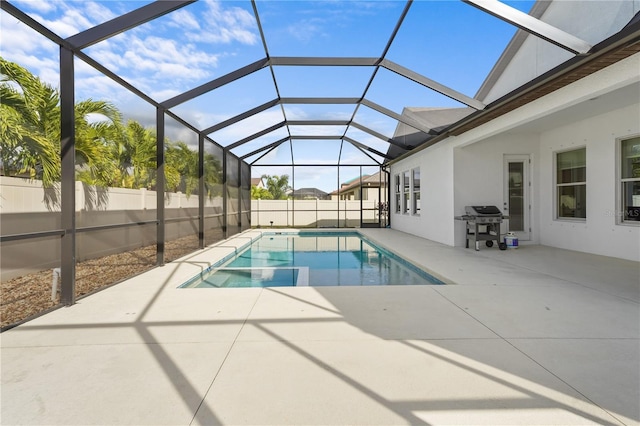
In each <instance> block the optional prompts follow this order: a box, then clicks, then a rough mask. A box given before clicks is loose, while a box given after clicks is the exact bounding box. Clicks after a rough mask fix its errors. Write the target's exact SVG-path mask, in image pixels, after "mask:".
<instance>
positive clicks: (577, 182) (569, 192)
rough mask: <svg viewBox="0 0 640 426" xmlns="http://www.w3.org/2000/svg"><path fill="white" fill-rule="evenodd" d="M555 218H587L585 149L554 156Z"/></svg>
mask: <svg viewBox="0 0 640 426" xmlns="http://www.w3.org/2000/svg"><path fill="white" fill-rule="evenodd" d="M556 194H557V198H556V202H557V218H559V219H586V218H587V149H586V148H580V149H576V150H573V151H565V152H559V153H557V154H556Z"/></svg>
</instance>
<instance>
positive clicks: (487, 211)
mask: <svg viewBox="0 0 640 426" xmlns="http://www.w3.org/2000/svg"><path fill="white" fill-rule="evenodd" d="M466 211H467V214H470V215H475V216H502V212H501V211H500V209H499V208H497V207H496V206H467V208H466Z"/></svg>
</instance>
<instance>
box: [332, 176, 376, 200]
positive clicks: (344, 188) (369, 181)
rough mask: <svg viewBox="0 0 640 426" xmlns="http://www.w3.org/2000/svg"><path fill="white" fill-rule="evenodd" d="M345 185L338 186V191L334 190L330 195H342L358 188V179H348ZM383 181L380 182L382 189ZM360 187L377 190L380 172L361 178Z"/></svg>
mask: <svg viewBox="0 0 640 426" xmlns="http://www.w3.org/2000/svg"><path fill="white" fill-rule="evenodd" d="M347 182H349V183H348V184H347V185H345V184H344V183H343V184H342V185H340V189H339V190H338V189H336V190H335V191H333V192H332V193H331V195H338V193H340V194H343V193H345V192H348V191H351V190H353V189H357V188H360V178H359V177H358V178H354V179H350V180H348V181H347ZM384 184H385V182H384V179H383V180H382V186H383V187H384ZM362 186H366V187H369V188H377V187H379V186H380V172H378V173H374V174H372V175H366V176H362Z"/></svg>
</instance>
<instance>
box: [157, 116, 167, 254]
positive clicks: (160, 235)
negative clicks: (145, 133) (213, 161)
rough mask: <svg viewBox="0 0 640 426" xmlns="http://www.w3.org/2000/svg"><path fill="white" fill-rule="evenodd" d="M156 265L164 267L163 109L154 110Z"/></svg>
mask: <svg viewBox="0 0 640 426" xmlns="http://www.w3.org/2000/svg"><path fill="white" fill-rule="evenodd" d="M156 172H157V173H156V214H157V219H158V228H157V229H156V231H157V232H156V236H157V238H156V265H158V266H162V265H164V240H165V232H164V225H165V218H164V186H165V184H164V182H165V178H164V109H163V108H161V107H158V108H156Z"/></svg>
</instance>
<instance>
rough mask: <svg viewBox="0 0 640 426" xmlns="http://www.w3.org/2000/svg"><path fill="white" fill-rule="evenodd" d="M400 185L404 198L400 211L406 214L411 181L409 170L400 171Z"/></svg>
mask: <svg viewBox="0 0 640 426" xmlns="http://www.w3.org/2000/svg"><path fill="white" fill-rule="evenodd" d="M402 185H403V190H404V198H403V202H402V213H404V214H408V213H409V208H410V206H411V181H410V179H409V172H408V171H406V172H403V173H402Z"/></svg>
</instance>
